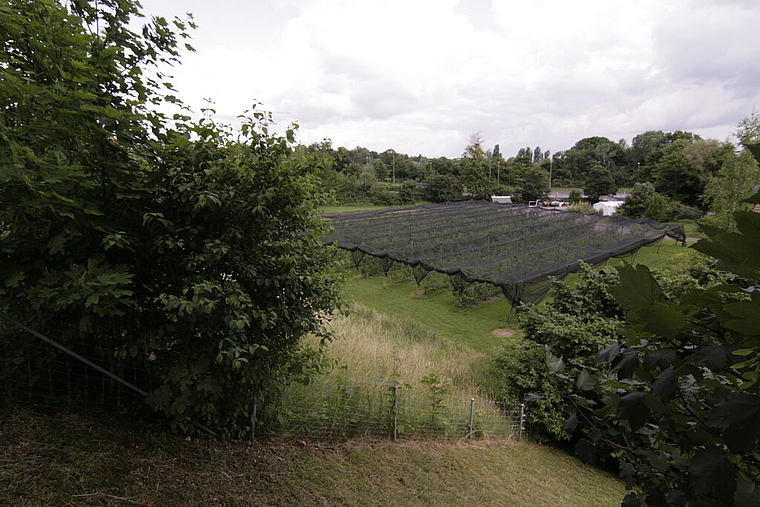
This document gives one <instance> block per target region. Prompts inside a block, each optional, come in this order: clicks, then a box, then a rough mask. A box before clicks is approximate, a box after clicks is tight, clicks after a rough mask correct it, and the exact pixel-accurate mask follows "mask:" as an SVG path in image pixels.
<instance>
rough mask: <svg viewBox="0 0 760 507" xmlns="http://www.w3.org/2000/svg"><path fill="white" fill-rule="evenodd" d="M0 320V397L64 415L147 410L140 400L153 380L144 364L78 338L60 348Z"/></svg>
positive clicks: (141, 412) (18, 325) (59, 343)
mask: <svg viewBox="0 0 760 507" xmlns="http://www.w3.org/2000/svg"><path fill="white" fill-rule="evenodd" d="M0 316H1V317H3V318H2V319H0V399H2V398H4V399H5V400H8V401H11V400H12V401H14V402H16V403H26V404H30V405H34V406H36V407H40V408H48V409H56V410H64V411H69V412H73V411H79V410H87V411H91V412H96V411H98V412H103V411H105V412H111V413H131V414H132V415H133V416H134V417H139V416H142V415H144V414H147V413H148V412H149V411H148V410H147V407H146V405H145V402H144V398H145V393H146V392H147V391H150V390H151V389H152V388H153V387H154V385H155V380H154V379H153V378H152V376H151V375H150V372H149V369H146V367H145V364H144V361H140V360H134V359H129V358H116V357H114V354H113V352H112V351H111V352H106V351H105V349H106V348H107V346H106V345H105V344H103V343H98V344H96V346H97V347H100V348H102V349H103V350H99V351H93V350H92V344H91V343H89V344H88V343H85V342H84V341H82V340H80V341H77V340H72V339H69V340H67V341H66V343H65V344H64V343H63V342H62V341H61V340H53V339H51V338H49V337H47V336H44V335H42V334H40V333H38V332H36V331H35V330H34V329H31V328H28V327H27V326H24V325H23V324H21V323H18V322H15V321H13V320H12V319H10V318H9V317H8V316H6V315H4V314H0ZM104 358H109V359H110V360H104ZM138 386H139V387H138ZM138 413H139V414H138Z"/></svg>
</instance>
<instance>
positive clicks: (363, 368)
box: [327, 304, 485, 396]
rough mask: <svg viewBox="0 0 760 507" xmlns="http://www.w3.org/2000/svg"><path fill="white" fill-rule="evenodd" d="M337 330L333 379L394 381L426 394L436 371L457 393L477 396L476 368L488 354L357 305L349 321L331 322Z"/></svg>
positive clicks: (405, 319)
mask: <svg viewBox="0 0 760 507" xmlns="http://www.w3.org/2000/svg"><path fill="white" fill-rule="evenodd" d="M331 329H332V331H333V333H334V334H335V335H336V336H337V339H336V340H334V341H333V342H331V343H330V344H329V345H328V346H327V352H328V354H329V355H330V356H331V357H333V358H334V359H335V364H334V368H333V371H332V373H331V374H330V375H328V376H327V378H328V379H329V378H331V377H335V376H338V375H350V376H352V377H353V378H357V379H361V380H371V379H377V378H384V379H393V380H394V381H395V382H398V383H399V384H403V385H407V386H410V388H411V389H414V390H424V386H423V384H422V383H421V379H422V378H423V377H424V376H426V375H428V374H429V373H430V372H431V371H435V372H437V373H438V374H439V375H441V376H443V377H445V378H448V379H450V380H451V381H452V391H451V394H456V395H461V396H471V395H474V394H477V390H478V389H477V386H476V384H475V382H474V381H473V375H472V364H474V363H475V362H476V361H479V360H482V359H483V358H484V357H485V354H483V353H482V352H478V351H476V350H473V349H472V348H470V347H467V346H466V345H463V344H462V343H458V342H456V341H454V340H453V339H451V338H449V337H447V336H442V335H440V334H439V333H437V332H436V331H435V330H433V329H431V328H429V327H426V326H424V325H423V324H420V323H419V322H418V321H416V320H414V319H412V318H409V317H393V316H390V315H385V314H381V313H379V312H377V311H374V310H372V309H370V308H368V307H366V306H364V305H362V304H354V305H353V306H352V307H351V309H350V311H349V314H348V316H338V317H336V318H335V320H333V321H332V322H331ZM452 359H454V360H452Z"/></svg>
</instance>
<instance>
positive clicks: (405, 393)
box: [268, 380, 525, 440]
mask: <svg viewBox="0 0 760 507" xmlns="http://www.w3.org/2000/svg"><path fill="white" fill-rule="evenodd" d="M277 413H278V421H277V425H275V426H273V427H272V428H271V429H270V430H269V431H268V433H269V434H274V435H280V436H303V437H310V438H338V439H350V438H358V437H370V438H388V439H393V440H397V439H417V438H419V439H423V438H424V439H428V438H436V439H437V438H440V439H457V438H466V437H475V438H498V437H503V438H522V437H523V436H524V435H525V406H524V405H522V404H507V403H498V402H494V401H492V400H489V399H486V398H483V397H477V398H462V397H458V396H452V395H447V394H437V393H435V392H433V391H432V390H431V391H430V392H419V391H418V392H414V390H412V389H408V388H405V387H402V386H394V385H388V384H387V383H376V382H360V381H356V380H340V381H338V382H337V383H330V384H324V385H319V386H309V387H302V388H298V387H294V388H291V389H289V390H288V391H287V392H286V393H285V395H284V397H283V399H282V401H281V406H280V407H279V409H278V411H277Z"/></svg>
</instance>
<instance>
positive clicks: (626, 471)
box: [619, 463, 636, 489]
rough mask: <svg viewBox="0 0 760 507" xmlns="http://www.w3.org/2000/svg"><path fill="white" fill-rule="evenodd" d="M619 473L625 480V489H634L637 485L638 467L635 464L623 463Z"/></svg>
mask: <svg viewBox="0 0 760 507" xmlns="http://www.w3.org/2000/svg"><path fill="white" fill-rule="evenodd" d="M619 475H620V478H621V479H623V480H624V481H625V489H633V488H634V486H636V467H634V466H633V464H631V463H621V464H620V473H619Z"/></svg>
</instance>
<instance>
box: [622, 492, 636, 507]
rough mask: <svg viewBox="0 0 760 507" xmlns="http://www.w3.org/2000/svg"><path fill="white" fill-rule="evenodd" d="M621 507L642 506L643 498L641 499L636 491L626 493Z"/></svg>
mask: <svg viewBox="0 0 760 507" xmlns="http://www.w3.org/2000/svg"><path fill="white" fill-rule="evenodd" d="M620 507H641V500H639V497H638V496H637V495H636V493H628V494H627V495H625V498H623V502H622V503H621V504H620Z"/></svg>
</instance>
